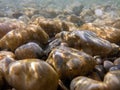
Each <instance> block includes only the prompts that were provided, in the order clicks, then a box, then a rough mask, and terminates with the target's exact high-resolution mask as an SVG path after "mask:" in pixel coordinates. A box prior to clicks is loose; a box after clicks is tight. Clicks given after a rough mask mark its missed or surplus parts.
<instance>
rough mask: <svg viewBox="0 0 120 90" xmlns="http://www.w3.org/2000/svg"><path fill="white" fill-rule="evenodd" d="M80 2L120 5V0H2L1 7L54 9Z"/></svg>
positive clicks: (88, 4)
mask: <svg viewBox="0 0 120 90" xmlns="http://www.w3.org/2000/svg"><path fill="white" fill-rule="evenodd" d="M78 3H81V4H83V5H84V6H85V7H90V6H92V5H106V4H110V5H117V6H119V4H120V0H0V8H4V6H6V7H7V8H19V9H21V8H24V7H35V8H52V9H58V10H61V9H64V8H66V7H70V6H72V5H76V4H78Z"/></svg>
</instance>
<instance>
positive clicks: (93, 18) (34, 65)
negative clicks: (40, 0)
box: [0, 4, 120, 90]
mask: <svg viewBox="0 0 120 90" xmlns="http://www.w3.org/2000/svg"><path fill="white" fill-rule="evenodd" d="M0 14H1V13H0ZM10 15H11V16H7V17H6V16H4V15H3V16H2V15H0V16H1V17H0V90H120V9H119V8H116V7H113V6H110V5H105V6H102V5H99V6H94V7H91V8H84V5H82V4H78V5H76V6H74V7H72V8H71V11H69V10H67V9H64V11H63V12H61V11H56V10H42V11H39V10H35V9H34V8H26V9H25V10H24V13H23V12H14V13H13V14H10Z"/></svg>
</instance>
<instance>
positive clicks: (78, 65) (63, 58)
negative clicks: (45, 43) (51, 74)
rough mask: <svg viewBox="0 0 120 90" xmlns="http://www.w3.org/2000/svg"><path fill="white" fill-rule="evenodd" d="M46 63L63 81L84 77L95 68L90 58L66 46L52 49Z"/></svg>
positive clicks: (93, 61)
mask: <svg viewBox="0 0 120 90" xmlns="http://www.w3.org/2000/svg"><path fill="white" fill-rule="evenodd" d="M47 62H48V63H49V64H50V65H51V66H53V68H54V69H55V70H56V71H57V72H58V74H59V76H60V78H61V79H63V80H64V79H70V80H71V79H72V78H74V77H76V76H79V75H86V74H87V73H88V72H90V71H91V70H92V69H93V68H94V66H95V60H94V59H93V57H92V56H90V55H88V54H86V53H84V52H82V51H79V50H76V49H73V48H70V47H66V46H58V47H56V48H55V49H53V50H52V52H51V53H50V55H49V57H48V59H47Z"/></svg>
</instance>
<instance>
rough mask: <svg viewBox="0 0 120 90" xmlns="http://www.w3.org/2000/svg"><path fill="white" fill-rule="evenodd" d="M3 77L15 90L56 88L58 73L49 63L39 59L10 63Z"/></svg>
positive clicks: (53, 89) (55, 89) (47, 89)
mask: <svg viewBox="0 0 120 90" xmlns="http://www.w3.org/2000/svg"><path fill="white" fill-rule="evenodd" d="M5 78H6V80H7V82H8V84H9V85H11V86H12V87H13V88H15V89H16V90H57V86H58V74H57V73H56V72H55V70H54V69H53V68H52V67H51V66H50V65H49V64H47V63H46V62H45V61H42V60H39V59H24V60H19V61H16V62H13V63H11V64H10V65H9V68H8V69H7V71H6V73H5ZM18 81H19V82H18Z"/></svg>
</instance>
